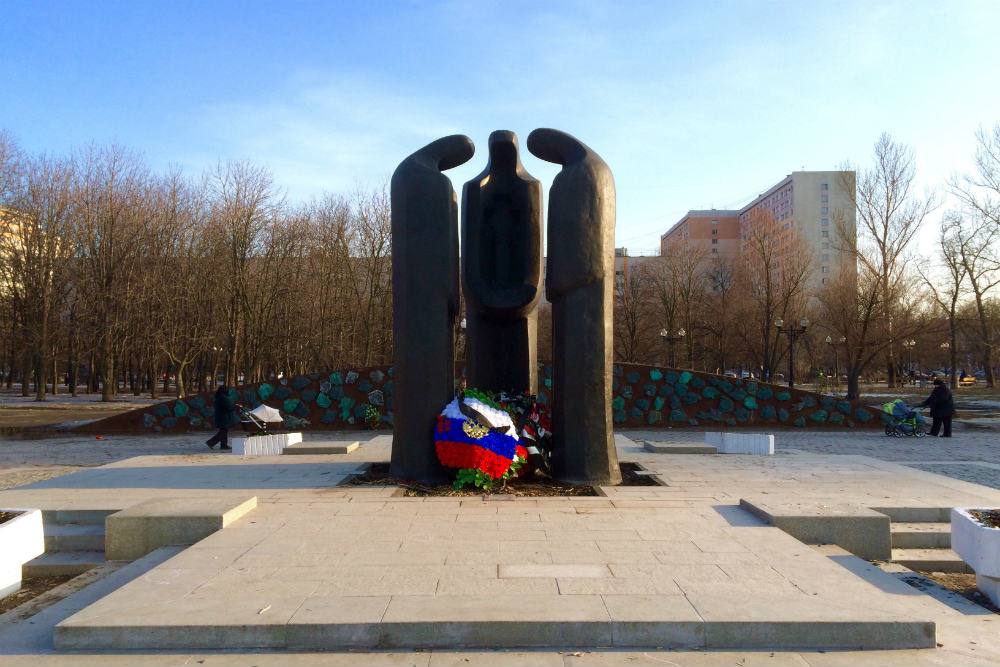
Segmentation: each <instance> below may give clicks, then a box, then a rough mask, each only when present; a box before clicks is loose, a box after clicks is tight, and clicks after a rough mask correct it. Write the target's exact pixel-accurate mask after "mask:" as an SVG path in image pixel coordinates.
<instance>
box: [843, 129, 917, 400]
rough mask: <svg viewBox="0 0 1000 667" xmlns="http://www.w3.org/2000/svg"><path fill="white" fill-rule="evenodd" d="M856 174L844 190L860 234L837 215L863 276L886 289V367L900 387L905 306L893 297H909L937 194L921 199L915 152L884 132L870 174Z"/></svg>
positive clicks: (849, 170)
mask: <svg viewBox="0 0 1000 667" xmlns="http://www.w3.org/2000/svg"><path fill="white" fill-rule="evenodd" d="M855 172H856V168H855V167H853V166H852V165H847V166H846V167H845V168H844V173H843V175H842V178H843V180H844V182H843V183H842V186H843V188H844V190H845V191H846V192H847V193H849V196H850V197H851V199H852V203H853V204H854V206H855V207H856V209H857V222H858V229H857V234H856V235H855V234H854V233H853V232H854V230H851V229H848V228H847V225H846V224H845V217H844V216H843V215H840V216H835V224H836V225H837V229H838V232H839V236H840V238H841V239H843V240H844V243H846V244H847V247H846V248H843V249H844V250H847V251H848V252H850V253H851V254H852V255H854V257H855V258H856V259H857V262H858V265H859V272H860V270H861V269H863V270H864V272H865V273H867V274H868V275H869V276H873V277H874V279H875V280H876V281H877V282H878V284H879V285H880V289H881V290H882V294H881V295H880V297H879V299H878V301H879V302H880V303H881V307H882V309H883V310H884V311H885V315H884V316H885V318H886V330H887V334H888V344H887V345H886V346H885V348H884V349H885V353H886V356H885V363H886V367H887V369H888V382H889V386H895V384H896V372H897V368H898V365H897V362H896V356H895V354H896V346H895V340H896V339H897V338H898V337H899V336H897V333H896V326H895V320H896V319H897V317H899V312H900V307H899V306H900V304H899V303H898V299H897V300H895V301H894V300H893V299H892V298H890V297H893V296H894V295H900V294H904V293H905V292H904V291H903V290H901V289H900V288H901V286H902V283H903V281H904V280H905V277H906V276H905V268H906V265H907V263H908V261H909V259H910V256H909V255H908V249H909V247H910V244H911V242H912V241H913V239H914V237H915V236H916V234H917V232H918V231H919V230H920V226H921V225H922V224H923V221H924V219H925V218H926V217H927V215H928V214H929V213H930V212H931V211H932V210H933V209H934V207H935V202H934V197H933V196H932V195H926V196H924V197H919V196H917V195H916V194H915V193H914V191H913V189H914V180H915V176H916V168H915V166H914V161H913V155H912V153H911V152H910V149H909V148H907V147H906V146H904V145H903V144H900V143H897V142H896V141H895V140H893V138H892V137H891V136H889V135H888V134H886V133H883V134H882V135H881V136H880V137H879V138H878V140H877V141H876V142H875V149H874V162H873V165H872V167H871V168H870V169H867V170H863V171H860V172H857V173H855Z"/></svg>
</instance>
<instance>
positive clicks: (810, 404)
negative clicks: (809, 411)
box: [802, 394, 816, 408]
mask: <svg viewBox="0 0 1000 667" xmlns="http://www.w3.org/2000/svg"><path fill="white" fill-rule="evenodd" d="M802 405H804V406H805V407H807V408H815V407H816V399H815V398H813V397H812V396H809V395H808V394H807V395H805V396H803V397H802Z"/></svg>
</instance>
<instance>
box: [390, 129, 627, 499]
mask: <svg viewBox="0 0 1000 667" xmlns="http://www.w3.org/2000/svg"><path fill="white" fill-rule="evenodd" d="M473 150H474V149H473V146H472V142H471V140H470V139H469V138H468V137H465V136H461V135H454V136H450V137H445V138H443V139H439V140H438V141H435V142H433V143H431V144H428V145H427V146H426V147H424V148H422V149H421V150H419V151H417V152H416V153H414V154H413V155H411V156H410V157H408V158H406V159H405V160H404V161H403V162H402V163H401V164H400V165H399V167H398V168H397V169H396V171H395V173H394V174H393V176H392V186H391V188H392V246H393V247H392V272H393V275H392V279H393V292H392V293H393V301H394V303H393V340H394V343H393V349H394V355H393V356H394V360H393V368H394V380H395V388H394V395H393V401H394V412H395V415H394V422H393V446H392V464H391V465H392V474H393V475H394V476H396V477H402V478H406V479H422V480H427V481H432V480H438V479H442V478H443V477H445V472H444V469H443V468H442V467H441V465H440V463H438V461H437V459H436V457H435V451H434V446H433V434H434V429H435V420H436V417H437V416H438V413H439V412H440V411H441V409H442V408H443V407H444V406H445V405H446V404H447V403H448V402H449V401H450V400H451V398H452V396H453V387H454V333H455V322H456V319H457V317H458V248H457V237H458V231H457V227H458V225H457V205H456V200H455V192H454V190H453V189H452V187H451V182H450V181H449V180H448V178H447V177H446V176H444V175H443V174H442V173H441V172H442V171H444V170H447V169H450V168H452V167H455V166H457V165H460V164H462V163H464V162H466V161H467V160H468V159H469V158H470V157H471V156H472V152H473ZM528 150H529V151H530V152H531V153H533V154H534V155H535V156H537V157H539V158H541V159H543V160H546V161H548V162H553V163H556V164H560V165H562V170H561V171H560V172H559V174H558V175H557V176H556V178H555V180H554V181H553V184H552V189H551V192H550V210H549V220H548V232H549V258H548V266H547V278H546V283H547V285H546V296H547V297H548V298H549V300H550V301H552V304H553V356H554V359H553V386H552V399H551V414H552V431H553V449H554V452H553V458H552V462H553V472H554V474H555V476H556V477H557V478H559V479H564V480H566V481H571V482H578V483H589V484H619V483H621V472H620V470H619V467H618V458H617V455H616V452H615V447H614V435H613V432H612V420H611V353H612V289H613V280H614V275H615V274H614V224H615V189H614V179H613V178H612V176H611V170H610V169H609V168H608V166H607V165H606V164H605V163H604V161H603V160H602V159H601V157H600V156H599V155H597V153H595V152H594V151H592V150H591V149H590V148H588V147H587V146H586V145H584V144H583V143H581V142H580V141H578V140H577V139H575V138H574V137H572V136H570V135H568V134H566V133H564V132H559V131H557V130H550V129H539V130H535V131H534V132H532V133H531V135H530V136H529V137H528ZM541 202H542V193H541V185H540V184H539V183H538V181H537V180H535V179H534V178H532V177H531V176H530V175H529V174H528V173H527V172H526V171H525V169H524V167H523V166H522V165H521V162H520V158H519V155H518V149H517V138H516V136H515V135H514V134H513V133H512V132H507V131H497V132H494V133H493V134H491V135H490V139H489V162H488V164H487V166H486V169H485V170H484V171H483V172H482V173H481V174H480V175H479V176H477V177H476V178H474V179H472V180H471V181H469V182H468V183H466V184H465V187H464V189H463V219H462V262H461V273H462V279H463V284H464V288H465V296H466V301H467V314H466V322H467V350H468V379H469V383H470V385H472V386H479V387H481V388H484V389H489V390H508V391H510V390H514V391H517V392H523V391H528V392H531V393H535V392H536V390H537V367H538V362H537V352H536V349H537V348H536V322H537V320H536V317H537V315H536V307H537V303H538V299H539V296H540V283H541V247H542V227H541V215H542V204H541Z"/></svg>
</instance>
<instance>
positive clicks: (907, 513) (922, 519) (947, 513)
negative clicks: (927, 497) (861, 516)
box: [872, 507, 951, 523]
mask: <svg viewBox="0 0 1000 667" xmlns="http://www.w3.org/2000/svg"><path fill="white" fill-rule="evenodd" d="M872 509H873V510H875V511H876V512H881V513H882V514H885V515H886V516H888V517H889V518H890V519H892V520H893V522H897V521H898V522H908V523H927V522H930V523H937V522H944V523H950V522H951V508H950V507H872Z"/></svg>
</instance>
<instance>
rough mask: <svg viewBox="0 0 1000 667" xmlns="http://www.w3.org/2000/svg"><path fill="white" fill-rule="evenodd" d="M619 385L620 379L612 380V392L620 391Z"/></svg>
mask: <svg viewBox="0 0 1000 667" xmlns="http://www.w3.org/2000/svg"><path fill="white" fill-rule="evenodd" d="M619 384H620V383H619V382H618V378H611V391H612V392H615V391H618V385H619Z"/></svg>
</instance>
